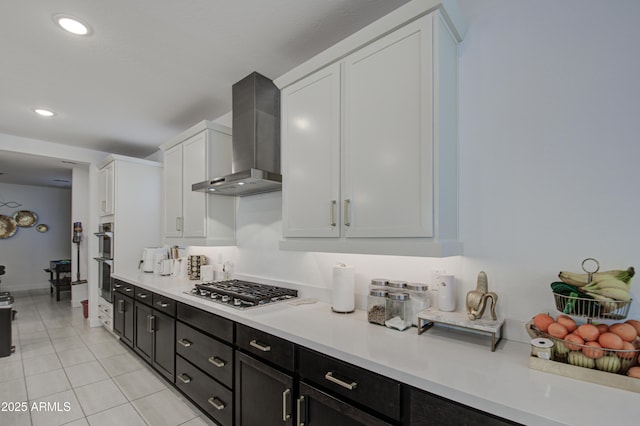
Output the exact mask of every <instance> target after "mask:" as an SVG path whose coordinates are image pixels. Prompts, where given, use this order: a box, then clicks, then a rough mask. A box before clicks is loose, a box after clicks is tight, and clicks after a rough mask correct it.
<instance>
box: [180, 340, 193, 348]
mask: <svg viewBox="0 0 640 426" xmlns="http://www.w3.org/2000/svg"><path fill="white" fill-rule="evenodd" d="M178 343H180V344H181V345H182V346H184V347H185V348H188V347H189V346H191V345H192V343H191V342H190V341H188V340H187V339H180V340H178Z"/></svg>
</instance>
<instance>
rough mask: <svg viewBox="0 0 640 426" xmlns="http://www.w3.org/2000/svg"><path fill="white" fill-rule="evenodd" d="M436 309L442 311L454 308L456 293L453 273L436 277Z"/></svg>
mask: <svg viewBox="0 0 640 426" xmlns="http://www.w3.org/2000/svg"><path fill="white" fill-rule="evenodd" d="M438 309H439V310H441V311H443V312H451V311H455V310H456V293H455V286H454V276H453V275H440V277H439V278H438Z"/></svg>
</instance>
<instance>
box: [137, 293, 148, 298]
mask: <svg viewBox="0 0 640 426" xmlns="http://www.w3.org/2000/svg"><path fill="white" fill-rule="evenodd" d="M138 296H139V297H140V299H146V298H147V297H148V296H149V295H148V294H146V293H142V294H139V295H138Z"/></svg>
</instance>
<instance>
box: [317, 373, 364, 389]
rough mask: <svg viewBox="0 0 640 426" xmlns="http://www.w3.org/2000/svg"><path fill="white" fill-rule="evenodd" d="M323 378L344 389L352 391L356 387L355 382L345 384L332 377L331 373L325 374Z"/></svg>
mask: <svg viewBox="0 0 640 426" xmlns="http://www.w3.org/2000/svg"><path fill="white" fill-rule="evenodd" d="M324 378H325V379H327V380H328V381H330V382H333V383H335V384H336V385H338V386H342V387H343V388H345V389H349V390H354V389H355V388H357V387H358V383H356V382H351V383H347V382H345V381H343V380H340V379H337V378H335V377H334V376H333V371H329V372H328V373H327V374H325V375H324Z"/></svg>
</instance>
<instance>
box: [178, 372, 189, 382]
mask: <svg viewBox="0 0 640 426" xmlns="http://www.w3.org/2000/svg"><path fill="white" fill-rule="evenodd" d="M178 379H180V381H181V382H182V383H189V382H191V377H189V376H187V375H186V374H184V373H182V374H178Z"/></svg>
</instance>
